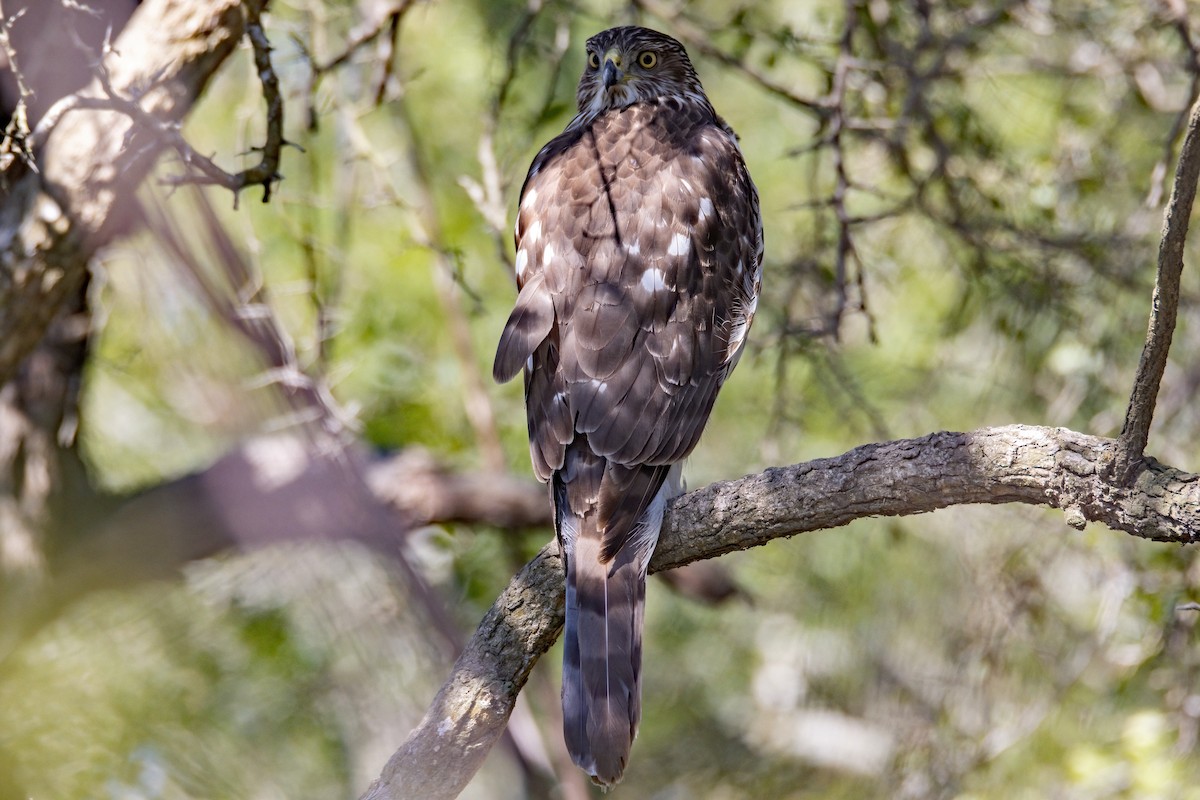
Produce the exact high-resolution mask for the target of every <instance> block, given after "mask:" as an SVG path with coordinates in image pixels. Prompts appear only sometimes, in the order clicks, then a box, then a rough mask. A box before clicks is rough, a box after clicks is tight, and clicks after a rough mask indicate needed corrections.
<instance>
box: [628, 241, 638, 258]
mask: <svg viewBox="0 0 1200 800" xmlns="http://www.w3.org/2000/svg"><path fill="white" fill-rule="evenodd" d="M625 252H626V253H629V255H631V256H636V255H641V253H642V246H641V245H640V244H638V243H637V242H627V243H626V244H625Z"/></svg>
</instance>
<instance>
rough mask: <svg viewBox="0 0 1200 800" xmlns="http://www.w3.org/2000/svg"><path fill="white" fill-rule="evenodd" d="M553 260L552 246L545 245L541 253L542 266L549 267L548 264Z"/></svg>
mask: <svg viewBox="0 0 1200 800" xmlns="http://www.w3.org/2000/svg"><path fill="white" fill-rule="evenodd" d="M553 260H554V245H552V244H548V245H546V249H545V250H543V251H542V266H543V267H548V266H550V262H551V261H553Z"/></svg>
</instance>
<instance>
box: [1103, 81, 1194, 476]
mask: <svg viewBox="0 0 1200 800" xmlns="http://www.w3.org/2000/svg"><path fill="white" fill-rule="evenodd" d="M1197 178H1200V102H1197V103H1195V104H1194V105H1193V106H1192V113H1191V117H1190V119H1189V120H1188V126H1187V133H1186V134H1185V135H1184V137H1183V147H1182V148H1181V149H1180V151H1179V164H1178V165H1177V166H1176V168H1175V182H1174V185H1173V186H1172V187H1171V199H1170V200H1169V201H1168V202H1167V211H1166V215H1165V218H1164V219H1163V233H1162V240H1161V241H1160V242H1159V246H1158V274H1157V275H1156V276H1155V279H1154V298H1153V300H1152V302H1151V306H1150V324H1149V330H1148V331H1147V332H1146V344H1145V346H1144V347H1143V348H1142V357H1141V360H1140V361H1139V362H1138V368H1137V375H1136V377H1134V380H1133V392H1132V394H1131V395H1130V398H1129V408H1128V409H1127V410H1126V412H1125V425H1124V427H1123V428H1122V429H1121V437H1120V439H1119V440H1118V447H1117V457H1116V461H1115V462H1114V463H1113V468H1114V470H1115V472H1116V474H1117V475H1118V476H1120V477H1121V478H1125V479H1128V478H1131V477H1132V475H1133V471H1134V469H1135V467H1136V466H1137V464H1138V462H1139V461H1140V460H1141V458H1142V453H1143V452H1145V450H1146V443H1147V442H1148V441H1149V439H1150V423H1151V422H1152V421H1153V419H1154V404H1155V402H1156V401H1157V399H1158V388H1159V385H1160V384H1161V383H1162V376H1163V371H1164V370H1165V369H1166V367H1167V353H1168V352H1169V351H1170V349H1171V337H1172V336H1173V335H1174V333H1175V318H1176V316H1177V314H1178V311H1179V276H1180V274H1182V272H1183V248H1184V245H1185V244H1186V243H1187V232H1188V222H1189V221H1190V219H1191V216H1192V203H1193V201H1194V200H1195V199H1196V181H1197Z"/></svg>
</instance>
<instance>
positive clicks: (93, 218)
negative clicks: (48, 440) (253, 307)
mask: <svg viewBox="0 0 1200 800" xmlns="http://www.w3.org/2000/svg"><path fill="white" fill-rule="evenodd" d="M266 4H267V0H213V1H212V2H207V1H206V2H201V0H157V2H147V3H144V4H143V5H142V6H141V7H140V8H139V9H138V11H137V12H136V13H135V14H134V15H133V17H132V18H131V19H130V21H129V24H128V26H127V27H126V28H125V30H124V31H123V32H122V33H121V36H120V37H119V38H118V39H117V41H116V43H115V46H114V49H113V51H112V52H111V53H109V55H108V57H107V58H106V59H105V64H104V68H105V69H106V71H107V75H108V80H109V81H110V83H111V85H112V87H113V88H114V89H115V90H116V91H117V92H118V93H119V94H120V96H121V97H124V98H132V99H133V100H134V101H135V102H137V103H138V105H139V106H140V107H141V108H142V110H143V111H144V112H145V113H147V114H150V115H153V116H154V117H156V118H158V119H159V120H162V121H163V122H178V121H179V120H181V119H183V117H184V116H185V115H186V114H187V112H188V111H189V110H190V109H191V107H192V103H193V102H194V100H195V98H196V97H197V96H198V95H199V94H200V93H201V92H202V91H203V89H204V87H205V85H206V84H207V83H208V79H209V78H210V77H211V76H212V75H213V73H214V72H216V69H217V67H218V66H220V64H221V63H222V62H223V61H224V60H225V58H226V57H227V56H228V55H229V54H230V53H232V52H233V49H234V47H235V46H236V45H237V42H238V40H239V39H241V37H242V35H243V34H244V33H245V25H246V14H245V10H246V9H247V8H252V9H254V10H255V11H261V9H263V8H264V7H265V6H266ZM79 94H80V97H82V98H88V99H90V100H91V101H92V102H93V103H95V102H96V101H102V102H99V103H97V104H99V105H103V104H104V103H106V102H111V101H110V100H108V98H106V95H105V92H104V88H103V87H102V85H101V82H100V81H99V80H98V79H97V80H95V81H93V82H92V84H91V86H89V87H88V88H86V89H84V90H83V91H81V92H80V93H79ZM165 146H166V143H165V142H164V141H163V138H162V137H160V136H156V135H154V134H153V133H150V134H149V135H143V134H140V133H139V129H138V126H137V125H136V123H135V121H134V120H133V119H132V118H131V117H130V116H129V115H128V114H125V113H122V112H120V111H117V110H113V109H112V108H111V107H109V108H103V107H100V108H96V107H91V103H87V102H85V103H81V105H80V107H79V108H77V109H75V110H72V111H71V113H68V114H64V115H63V116H62V118H61V119H60V120H59V121H58V123H57V125H56V126H55V127H54V129H53V130H52V131H49V132H48V135H47V137H46V140H45V145H44V146H43V147H42V148H41V152H40V153H39V154H38V156H39V158H38V166H39V168H40V170H41V172H40V174H37V173H27V174H25V175H24V176H22V177H21V178H20V179H19V180H17V181H16V183H15V184H14V185H13V186H12V189H11V191H9V192H8V193H7V194H6V195H4V196H3V197H2V198H0V384H4V383H7V382H8V381H9V380H10V379H11V378H12V376H13V374H14V373H15V371H16V368H17V366H18V365H19V364H20V362H21V361H22V359H24V357H25V356H26V355H28V354H29V352H30V351H31V350H32V349H33V348H34V347H35V346H36V345H37V343H38V342H39V341H40V340H41V338H42V336H43V334H44V333H45V331H46V327H47V326H48V325H49V324H50V321H51V320H52V319H54V317H55V315H56V314H57V312H58V311H59V309H61V308H62V306H63V304H64V303H65V302H66V301H67V299H68V298H70V297H71V296H72V294H73V292H74V291H75V289H77V288H78V286H79V285H80V282H81V280H82V279H83V274H84V271H85V270H86V268H87V261H88V259H89V258H90V257H91V254H92V253H94V252H95V250H96V248H98V247H99V246H101V245H103V244H104V243H106V242H107V241H108V240H109V239H111V238H112V237H113V236H114V235H115V234H116V233H117V232H118V231H120V230H121V229H122V228H123V226H125V225H126V224H128V219H127V217H126V216H125V215H124V214H123V213H122V212H123V211H124V210H126V209H128V208H130V207H131V206H130V204H129V203H128V202H127V201H128V198H129V197H130V195H131V194H132V192H133V191H134V190H135V189H136V188H137V186H138V185H139V184H140V183H141V182H142V180H143V179H144V178H145V176H146V175H147V174H148V173H149V171H150V169H151V168H152V167H153V165H154V162H155V161H156V159H157V158H158V155H159V154H160V153H161V151H162V149H163V148H164V147H165Z"/></svg>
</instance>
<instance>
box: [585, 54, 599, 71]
mask: <svg viewBox="0 0 1200 800" xmlns="http://www.w3.org/2000/svg"><path fill="white" fill-rule="evenodd" d="M588 66H589V67H591V68H592V69H600V56H598V55H596V54H595V53H588Z"/></svg>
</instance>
